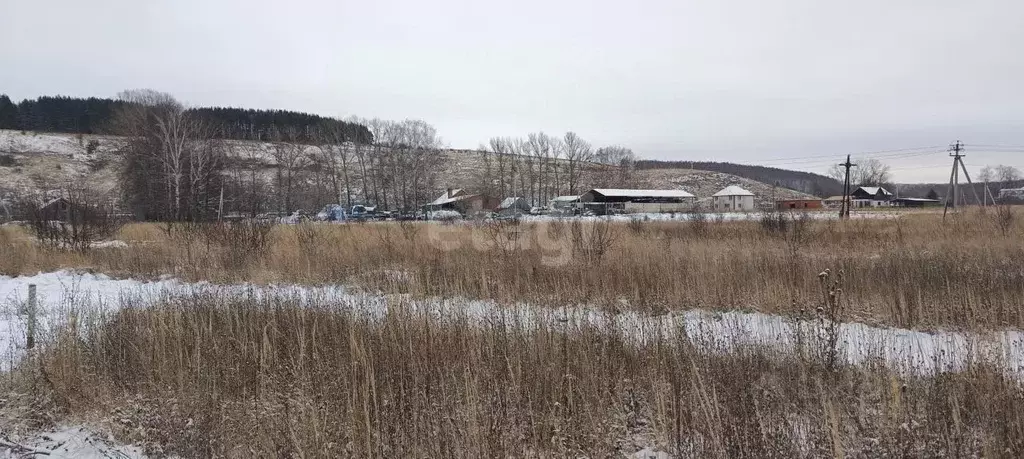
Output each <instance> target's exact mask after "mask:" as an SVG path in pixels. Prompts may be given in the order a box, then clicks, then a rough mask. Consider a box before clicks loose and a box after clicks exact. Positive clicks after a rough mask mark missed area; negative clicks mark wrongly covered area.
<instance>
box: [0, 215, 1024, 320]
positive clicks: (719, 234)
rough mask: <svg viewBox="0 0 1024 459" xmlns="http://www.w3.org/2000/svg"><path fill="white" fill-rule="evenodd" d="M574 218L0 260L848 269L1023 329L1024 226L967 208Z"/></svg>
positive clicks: (576, 289)
mask: <svg viewBox="0 0 1024 459" xmlns="http://www.w3.org/2000/svg"><path fill="white" fill-rule="evenodd" d="M785 226H786V228H785V229H784V230H782V231H779V230H777V229H772V228H771V227H769V226H766V225H765V223H764V222H756V221H748V222H725V223H723V222H711V221H706V220H705V221H699V222H693V223H655V222H642V223H640V222H631V223H621V224H615V223H612V224H604V223H596V224H595V223H583V224H579V225H574V224H571V223H565V222H552V223H520V224H510V223H496V224H490V225H435V224H422V223H403V224H398V223H387V224H365V225H321V224H306V225H298V226H278V227H275V228H274V229H273V231H272V232H271V233H270V235H269V237H268V239H267V241H266V242H265V243H263V244H255V245H254V244H253V243H252V240H253V237H252V231H251V230H246V229H245V228H241V229H238V228H236V229H232V228H224V227H194V228H187V229H180V228H179V229H176V230H175V231H172V232H171V234H170V235H168V234H167V233H166V232H165V231H163V229H162V228H161V227H159V226H157V225H152V224H135V225H129V226H126V227H125V228H124V229H123V230H122V231H121V235H120V239H122V240H124V241H127V242H129V244H131V246H130V248H128V249H105V250H94V251H91V252H90V253H88V254H84V255H83V254H74V253H65V252H54V251H48V250H46V249H44V248H40V247H36V246H34V245H31V244H30V243H29V241H28V240H27V239H26V238H25V237H24V236H23V235H19V234H18V233H17V231H16V230H12V229H4V230H3V231H0V234H5V233H6V235H4V236H0V272H2V273H8V274H18V273H33V272H37V271H47V270H53V269H57V268H66V267H90V268H94V269H97V270H101V271H103V272H108V273H113V274H116V275H124V276H159V275H163V274H172V275H175V276H179V277H182V278H185V279H190V280H210V281H213V282H239V281H249V282H258V283H266V282H275V283H280V282H296V283H304V284H317V283H346V284H352V285H357V286H360V287H363V288H367V289H372V290H380V291H383V292H386V293H409V294H413V295H416V296H464V297H468V298H488V299H495V300H498V301H500V302H515V301H531V302H540V303H545V304H554V305H562V304H579V303H590V304H594V305H598V306H606V307H609V308H623V307H625V308H631V309H637V310H642V311H648V312H651V313H656V314H657V313H661V312H664V311H667V310H673V309H688V308H707V309H754V310H759V311H762V312H768V313H788V314H792V313H796V312H798V311H800V310H813V309H814V308H815V307H816V306H817V302H818V297H817V295H816V294H815V293H814V292H816V286H815V282H816V280H815V275H816V274H817V273H818V272H819V271H821V270H822V269H824V268H826V267H830V268H833V269H842V270H844V271H845V273H846V283H847V286H848V290H849V293H848V295H847V298H848V299H849V300H850V302H851V307H850V310H849V311H848V317H850V318H852V319H855V320H859V321H865V322H871V323H881V324H889V325H895V326H901V327H917V328H934V327H947V328H971V329H975V328H981V329H990V328H998V327H1018V328H1020V327H1024V268H1022V267H1024V245H1021V244H1020V242H1019V241H1020V240H1021V237H1022V236H1024V224H1022V223H1021V222H1020V221H1019V220H1016V219H1012V218H1007V217H1006V216H1005V215H1003V216H1000V215H997V213H996V212H991V211H990V212H989V213H987V214H979V213H977V211H972V212H970V213H967V214H962V215H958V216H956V217H955V218H951V219H950V221H948V222H946V223H945V224H943V222H942V220H941V216H940V215H936V214H908V215H905V216H903V217H902V218H899V219H864V220H854V221H849V222H836V221H807V222H800V221H789V222H788V223H787V224H786V225H785Z"/></svg>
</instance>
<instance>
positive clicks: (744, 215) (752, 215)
mask: <svg viewBox="0 0 1024 459" xmlns="http://www.w3.org/2000/svg"><path fill="white" fill-rule="evenodd" d="M785 215H787V216H791V217H793V218H800V217H801V216H802V215H806V216H807V218H810V219H812V220H836V219H838V218H839V211H838V210H835V211H833V210H831V209H826V210H821V211H807V212H790V213H785ZM899 215H900V212H898V211H895V210H894V211H877V210H872V211H860V212H858V211H856V210H854V211H852V212H851V213H850V218H854V219H887V218H898V217H899ZM703 216H704V218H706V219H707V221H708V222H709V223H714V222H719V221H730V222H731V221H760V220H761V217H763V216H764V212H706V213H704V214H703ZM693 217H694V214H692V213H687V212H676V213H650V214H623V215H609V216H601V217H597V216H592V217H559V216H554V215H524V216H523V217H522V218H523V220H524V221H536V222H545V221H552V220H583V221H603V220H610V221H614V222H628V221H632V220H641V221H650V222H671V221H679V222H685V221H691V220H693Z"/></svg>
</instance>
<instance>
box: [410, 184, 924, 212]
mask: <svg viewBox="0 0 1024 459" xmlns="http://www.w3.org/2000/svg"><path fill="white" fill-rule="evenodd" d="M843 200H844V198H843V197H842V196H833V197H829V198H825V199H821V198H811V197H808V198H800V199H793V198H787V199H777V200H773V201H769V202H770V203H771V202H773V203H774V205H772V204H769V205H768V206H765V205H761V206H758V205H756V204H755V195H754V193H752V192H750V191H748V190H746V189H744V188H741V187H740V186H737V185H730V186H727V187H725V188H723V189H722V190H720V191H718V192H717V193H715V194H713V195H711V196H709V197H706V198H704V199H701V198H699V197H697V196H695V195H693V194H692V193H689V192H687V191H685V190H644V189H620V188H595V189H592V190H590V191H587V192H585V193H583V194H581V195H570V196H558V197H555V198H553V199H551V200H550V201H548V202H547V205H545V206H541V207H534V206H531V204H530V203H529V202H527V200H526V199H524V198H522V197H515V196H513V197H505V198H503V199H502V198H497V197H494V196H489V195H487V194H482V193H473V192H471V191H468V190H465V189H461V188H456V189H448V190H446V191H445V192H444V193H443V194H441V195H440V196H438V197H437V199H435V200H433V201H431V202H430V203H427V204H425V205H424V206H423V208H424V210H425V211H426V212H427V213H428V214H431V213H435V212H448V214H445V215H455V214H458V215H459V216H462V217H471V216H480V215H491V216H495V217H509V216H515V215H524V214H548V215H556V216H571V215H615V214H644V213H670V212H693V211H708V212H754V211H764V210H798V211H811V210H820V209H825V208H839V207H840V206H842V203H843ZM941 204H942V202H941V201H940V200H939V199H930V198H911V197H897V196H895V195H894V194H893V193H891V192H890V191H888V190H886V189H885V188H883V187H859V188H857V189H855V190H853V191H852V192H851V194H850V197H849V206H850V207H851V208H876V207H929V206H938V205H941ZM766 207H767V208H766Z"/></svg>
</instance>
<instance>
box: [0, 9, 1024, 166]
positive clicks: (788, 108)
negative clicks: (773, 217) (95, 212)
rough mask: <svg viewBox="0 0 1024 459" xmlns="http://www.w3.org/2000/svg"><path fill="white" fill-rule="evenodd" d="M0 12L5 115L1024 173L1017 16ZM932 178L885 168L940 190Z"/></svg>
mask: <svg viewBox="0 0 1024 459" xmlns="http://www.w3.org/2000/svg"><path fill="white" fill-rule="evenodd" d="M0 1H2V2H3V5H2V7H0V62H2V70H0V92H6V93H7V94H9V95H10V96H11V97H12V98H16V99H21V98H28V97H36V96H39V95H54V94H66V95H75V96H105V97H111V96H113V95H115V94H116V93H117V92H118V91H120V90H122V89H126V88H136V87H150V88H154V89H159V90H161V91H167V92H170V93H172V94H174V95H176V96H177V97H178V98H180V99H181V100H183V101H185V102H187V103H190V104H194V105H225V106H226V105H230V106H242V107H251V108H283V109H291V110H300V111H308V112H314V113H318V114H323V115H330V116H338V117H345V116H348V115H353V114H354V115H359V116H363V117H383V118H394V119H403V118H421V119H424V120H426V121H428V122H430V123H432V124H434V125H435V126H437V128H438V130H439V132H440V134H441V135H442V137H443V138H444V139H445V140H446V141H447V143H448V144H450V145H451V146H452V147H457V148H474V147H476V146H477V145H478V144H481V143H486V141H487V139H488V138H490V137H492V136H507V135H525V134H526V133H528V132H532V131H538V130H543V131H545V132H548V133H552V134H556V135H560V134H561V133H563V132H565V131H567V130H573V131H576V132H577V133H579V134H580V135H581V136H583V137H584V138H586V139H587V140H589V141H591V142H592V143H594V144H595V145H607V144H621V145H625V146H628V147H631V148H632V149H633V150H634V151H636V152H637V153H638V154H639V155H641V156H644V157H650V158H657V159H676V160H691V159H692V160H720V161H734V162H745V163H753V164H757V163H761V162H764V163H766V164H769V165H776V166H779V167H787V168H795V169H805V170H812V171H816V172H822V171H824V170H825V169H826V168H827V165H828V164H830V163H831V159H830V156H831V155H835V156H836V158H837V159H838V158H839V157H840V156H842V155H845V154H846V153H857V152H865V151H877V150H890V149H898V148H908V147H919V146H933V145H945V144H947V143H949V142H951V141H953V140H956V139H958V138H959V139H961V140H963V141H964V142H965V143H967V145H968V146H969V150H968V154H969V156H968V158H967V164H968V165H969V167H971V168H972V169H975V170H976V169H980V167H981V166H982V165H983V164H985V163H993V164H995V163H1007V164H1014V165H1017V166H1021V167H1024V54H1022V53H1021V52H1020V47H1021V45H1024V4H1021V3H1019V2H1016V1H1013V0H1000V1H996V0H980V1H973V2H964V1H947V0H936V1H924V0H921V1H912V0H892V1H880V0H865V1H857V2H852V1H850V2H847V1H820V0H818V1H816V0H779V1H775V2H766V1H759V0H721V1H700V2H697V1H668V0H660V1H636V2H610V1H605V0H600V1H592V2H586V1H576V0H572V1H554V0H552V1H538V0H524V1H519V2H501V3H495V2H480V1H469V0H440V1H434V2H418V1H411V0H383V1H365V2H352V1H341V2H329V1H315V0H297V1H292V2H269V1H262V0H261V1H236V0H230V1H198V0H182V1H151V2H150V1H147V2H137V1H127V0H96V1H92V2H76V1H69V0H61V1H54V0H38V1H31V2H26V1H17V0H0ZM972 144H978V145H1011V146H1022V148H1021V149H1020V150H1019V151H1001V152H995V151H992V152H986V151H985V148H983V147H978V148H973V147H971V145H972ZM1002 150H1007V149H1005V148H1004V149H1002ZM819 155H821V156H822V159H821V160H820V164H819V162H815V161H813V160H811V161H806V160H805V161H803V162H794V163H791V164H787V163H786V162H785V161H778V160H777V161H768V160H771V159H776V158H794V157H807V156H814V157H817V156H819ZM947 160H948V157H946V156H944V155H943V154H941V153H938V152H937V154H936V155H935V156H934V157H932V156H925V157H914V158H906V159H901V158H895V159H892V160H889V162H890V163H891V165H892V166H893V168H894V169H895V170H894V174H895V175H896V178H897V179H899V180H901V181H942V180H944V179H945V178H946V177H948V163H949V161H947Z"/></svg>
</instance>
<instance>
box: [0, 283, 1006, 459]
mask: <svg viewBox="0 0 1024 459" xmlns="http://www.w3.org/2000/svg"><path fill="white" fill-rule="evenodd" d="M30 284H35V285H36V286H37V294H38V300H39V301H38V312H39V314H38V317H39V322H40V323H39V328H40V330H41V333H42V334H44V335H45V334H46V332H47V331H48V330H52V329H53V328H54V327H57V326H59V325H60V324H61V323H63V322H65V321H66V320H68V317H72V316H75V315H77V316H83V315H90V314H98V315H101V316H100V317H99V319H100V320H102V319H103V317H102V315H105V314H110V313H112V312H114V311H116V310H117V309H118V308H120V307H121V306H122V304H123V303H124V302H126V301H128V300H131V303H132V304H133V305H140V304H142V305H144V304H145V303H146V302H152V301H156V300H160V299H168V300H173V298H175V297H177V296H181V295H193V294H214V295H227V296H240V297H249V298H254V299H272V298H287V299H290V300H293V301H299V302H301V303H303V304H308V305H315V306H316V307H321V308H323V307H330V308H336V309H337V310H338V311H339V312H341V313H352V314H366V315H368V316H370V317H381V316H382V315H383V314H385V313H386V312H387V310H388V308H391V307H396V305H402V307H405V308H409V310H411V311H413V312H414V313H418V314H428V315H430V316H433V317H435V318H436V319H437V320H439V321H446V320H462V319H464V320H466V322H468V323H470V324H474V325H477V326H484V327H486V326H488V325H489V324H495V323H503V324H513V325H512V326H521V327H533V326H536V325H539V324H547V325H550V326H553V327H557V328H562V329H565V330H568V331H570V332H571V331H572V330H579V329H581V328H584V327H593V328H596V329H599V330H609V331H616V332H619V333H622V334H623V335H624V336H627V337H630V338H632V339H636V340H638V341H645V340H649V339H651V338H652V337H655V336H659V335H660V336H666V337H668V338H670V339H671V338H678V337H680V336H679V335H680V334H681V333H685V334H686V335H687V336H688V337H690V338H691V339H693V342H694V343H697V344H698V345H702V346H707V347H711V348H713V349H720V350H729V349H731V348H735V347H736V346H747V345H750V346H757V347H762V348H764V347H767V348H771V349H777V350H779V351H780V352H794V349H796V347H795V343H796V342H797V336H802V337H804V338H805V340H813V336H815V335H816V334H818V333H820V331H821V328H820V327H819V326H818V325H817V324H816V322H815V321H807V322H802V323H801V325H800V326H798V325H796V324H795V323H794V322H793V321H792V320H790V319H786V318H783V317H779V316H773V315H766V314H759V313H747V312H721V313H717V312H708V311H686V312H679V313H675V314H669V315H665V316H659V317H652V316H643V315H639V314H636V313H622V314H616V315H612V314H607V313H602V312H599V311H596V310H594V309H591V308H587V307H584V306H570V307H561V308H544V307H538V306H536V305H527V304H521V305H517V306H512V307H509V306H500V305H497V304H495V303H492V302H488V301H470V300H465V299H434V300H426V301H417V300H412V299H410V298H408V297H404V296H395V295H392V296H385V295H374V294H363V293H355V292H350V291H347V290H346V289H344V288H343V287H340V286H325V287H310V286H297V285H286V286H256V285H246V284H240V285H211V284H206V283H184V282H180V281H178V280H175V279H162V280H159V281H154V282H142V281H138V280H133V279H113V278H111V277H108V276H106V275H103V274H91V273H78V272H72V271H57V272H51V273H40V274H37V275H34V276H23V277H15V278H12V277H6V276H0V357H2V360H3V362H2V364H0V367H3V368H10V366H11V365H13V364H15V363H16V362H17V360H18V359H19V358H21V356H22V355H24V353H25V349H24V344H25V329H26V315H25V314H24V311H23V306H24V303H25V298H26V296H27V292H28V286H29V285H30ZM798 330H799V332H798ZM840 335H841V344H840V346H841V349H842V352H843V355H844V356H845V358H846V359H847V361H849V362H852V363H865V362H868V361H874V362H878V363H883V364H887V365H890V366H892V367H895V368H897V369H899V370H902V371H906V372H911V373H919V374H932V373H934V372H939V371H944V370H955V369H960V368H964V367H965V366H967V365H969V364H970V363H971V362H978V361H986V362H992V363H994V364H996V365H1002V366H1003V368H1005V370H1006V371H1007V372H1008V373H1010V374H1012V375H1015V376H1017V377H1021V376H1024V335H1022V333H1021V332H1019V331H999V332H992V333H989V334H986V335H977V334H967V333H955V332H938V333H923V332H917V331H911V330H902V329H889V328H876V327H870V326H867V325H863V324H858V323H848V324H843V325H842V327H841V330H840ZM0 434H2V435H0V458H3V457H35V455H40V456H42V455H47V456H49V457H58V458H72V457H83V458H109V457H117V458H136V457H144V456H143V454H142V452H141V450H140V449H139V448H137V447H133V446H126V445H119V444H117V443H116V442H114V441H112V440H110V439H109V438H107V437H105V436H102V435H97V434H95V433H94V431H91V430H89V429H87V428H82V427H76V426H62V427H59V428H56V429H53V430H51V431H47V432H36V433H33V434H31V435H26V436H21V437H17V436H9V435H7V434H5V433H3V432H0ZM628 457H630V458H636V459H647V458H657V459H661V458H663V457H669V456H668V455H667V454H665V453H664V452H661V451H658V450H654V449H644V450H641V451H639V452H636V453H635V454H632V455H628Z"/></svg>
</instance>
